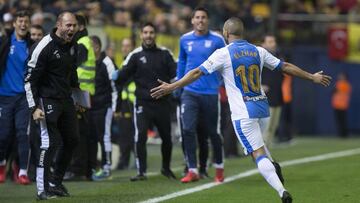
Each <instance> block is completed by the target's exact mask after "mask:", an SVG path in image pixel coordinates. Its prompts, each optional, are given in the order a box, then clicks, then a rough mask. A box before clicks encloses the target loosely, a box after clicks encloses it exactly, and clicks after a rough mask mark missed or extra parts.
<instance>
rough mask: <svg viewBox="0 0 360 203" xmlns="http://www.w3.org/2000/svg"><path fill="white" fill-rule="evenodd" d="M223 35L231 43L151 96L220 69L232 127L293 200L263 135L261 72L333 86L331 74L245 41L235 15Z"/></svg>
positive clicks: (265, 107) (265, 106)
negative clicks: (303, 66)
mask: <svg viewBox="0 0 360 203" xmlns="http://www.w3.org/2000/svg"><path fill="white" fill-rule="evenodd" d="M223 35H224V37H225V39H226V41H227V42H228V43H229V45H227V46H226V47H224V48H221V49H218V50H216V51H215V52H214V53H213V54H212V55H211V56H210V57H209V58H208V59H207V60H206V61H205V62H204V63H202V64H201V65H200V66H199V67H197V68H195V69H193V70H191V71H189V72H188V73H187V74H186V75H185V76H184V77H183V78H182V79H181V80H178V81H176V82H175V83H172V84H168V83H166V82H163V81H161V80H159V82H160V83H161V85H160V86H158V87H156V88H154V89H152V90H151V96H152V97H153V98H156V99H160V98H161V97H163V96H165V95H167V94H169V93H171V92H172V91H174V90H175V89H178V88H182V87H184V86H185V85H188V84H190V83H192V82H194V81H196V80H198V79H199V78H200V77H203V75H208V74H211V73H213V72H215V71H219V72H220V73H221V75H222V76H223V78H224V82H225V88H226V93H227V95H229V105H230V110H231V119H232V121H233V127H234V130H235V131H236V134H237V136H238V139H239V141H240V142H241V144H242V146H243V148H244V152H245V154H247V155H251V156H252V158H253V160H254V162H255V163H256V165H257V168H258V170H259V172H260V174H261V175H262V176H263V177H264V179H265V180H266V181H267V182H268V183H269V185H270V186H271V187H272V188H274V189H275V190H276V191H277V192H278V194H279V196H280V198H281V199H282V202H283V203H291V202H292V196H291V195H290V193H289V192H288V191H287V190H286V189H285V188H284V185H283V183H282V182H281V178H280V177H282V174H281V172H280V171H277V170H276V168H275V167H274V165H273V163H272V162H271V156H270V153H269V151H266V150H265V144H264V140H263V138H262V133H263V132H264V127H265V126H266V123H267V122H268V121H269V103H268V101H267V98H266V95H265V92H264V90H263V89H262V88H261V84H260V81H261V71H262V69H263V66H265V67H267V68H269V69H271V70H278V71H282V72H284V73H287V74H289V75H293V76H297V77H299V78H302V79H305V80H310V81H312V82H314V83H316V84H319V85H322V86H325V87H327V86H329V85H330V82H331V77H330V76H327V75H324V74H323V71H319V72H317V73H314V74H310V73H308V72H306V71H303V70H302V69H300V68H299V67H297V66H296V65H293V64H291V63H287V62H283V61H281V60H280V59H278V58H276V57H274V56H273V55H272V54H270V53H269V52H268V51H266V49H264V48H262V47H257V46H255V45H252V44H250V43H248V42H247V41H245V40H243V37H244V25H243V23H242V21H241V20H240V19H239V18H236V17H232V18H230V19H228V20H227V21H226V22H225V24H224V27H223Z"/></svg>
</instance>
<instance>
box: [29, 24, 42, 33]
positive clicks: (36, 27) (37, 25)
mask: <svg viewBox="0 0 360 203" xmlns="http://www.w3.org/2000/svg"><path fill="white" fill-rule="evenodd" d="M31 28H35V29H37V30H41V32H42V33H45V31H44V28H43V27H42V26H41V25H39V24H34V25H31Z"/></svg>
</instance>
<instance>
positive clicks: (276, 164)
mask: <svg viewBox="0 0 360 203" xmlns="http://www.w3.org/2000/svg"><path fill="white" fill-rule="evenodd" d="M272 163H273V165H274V167H275V170H276V174H277V175H278V177H279V179H280V181H281V183H282V184H284V182H285V180H284V177H283V175H282V172H281V167H280V164H279V163H277V162H275V161H273V162H272Z"/></svg>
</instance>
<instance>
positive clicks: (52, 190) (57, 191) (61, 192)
mask: <svg viewBox="0 0 360 203" xmlns="http://www.w3.org/2000/svg"><path fill="white" fill-rule="evenodd" d="M47 194H52V195H56V196H59V197H69V196H70V194H69V192H68V190H67V189H66V188H65V186H64V185H63V184H60V185H55V186H51V185H50V186H49V189H48V193H47Z"/></svg>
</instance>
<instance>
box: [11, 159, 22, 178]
mask: <svg viewBox="0 0 360 203" xmlns="http://www.w3.org/2000/svg"><path fill="white" fill-rule="evenodd" d="M19 170H20V169H19V166H18V165H17V164H16V163H15V161H13V162H12V164H11V172H12V179H13V181H14V182H15V183H19V176H18V174H19Z"/></svg>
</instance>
